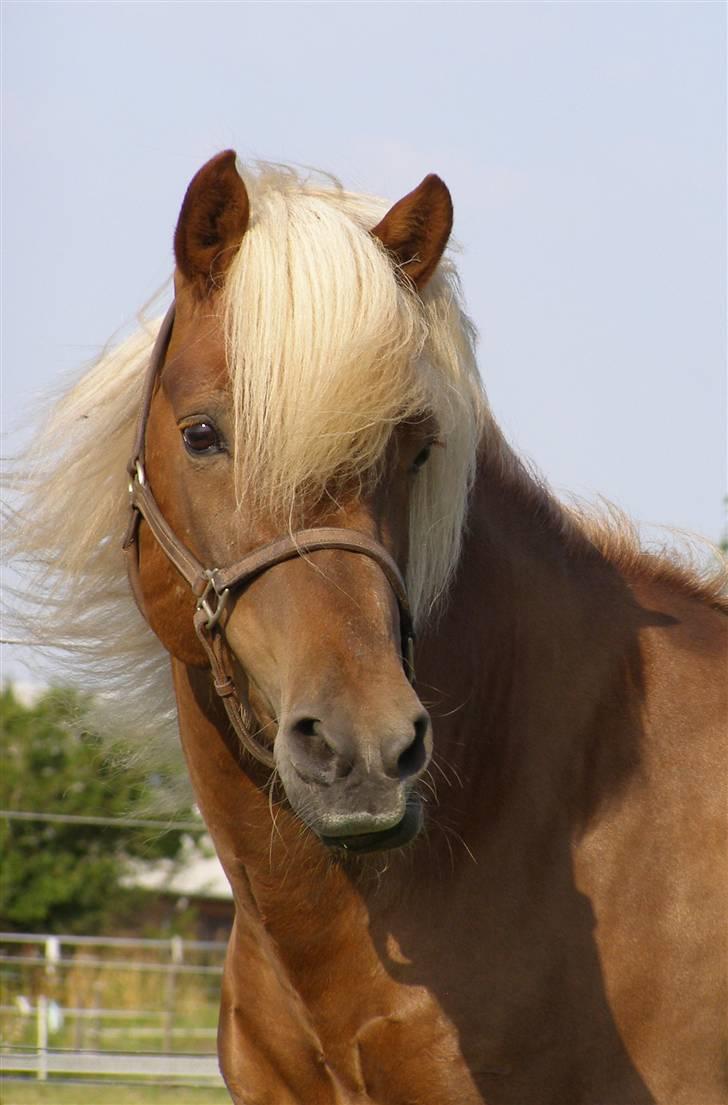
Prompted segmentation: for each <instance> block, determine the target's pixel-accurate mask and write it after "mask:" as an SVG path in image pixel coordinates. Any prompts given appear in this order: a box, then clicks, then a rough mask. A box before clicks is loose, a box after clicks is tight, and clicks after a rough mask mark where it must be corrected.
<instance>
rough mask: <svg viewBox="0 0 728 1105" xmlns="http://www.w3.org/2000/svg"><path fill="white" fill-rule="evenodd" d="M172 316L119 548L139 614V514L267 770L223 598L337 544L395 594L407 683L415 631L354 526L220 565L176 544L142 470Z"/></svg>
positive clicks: (401, 585) (374, 549) (151, 387)
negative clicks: (180, 584) (226, 628)
mask: <svg viewBox="0 0 728 1105" xmlns="http://www.w3.org/2000/svg"><path fill="white" fill-rule="evenodd" d="M174 316H175V305H174V303H172V306H171V307H170V308H169V310H168V311H167V314H166V315H165V317H164V320H163V321H162V325H161V326H160V328H159V333H158V334H157V338H156V341H155V343H154V347H153V349H152V353H151V357H150V360H149V368H148V369H147V376H146V381H145V384H144V393H143V397H142V405H141V408H140V410H139V419H138V422H137V428H136V435H135V438H134V449H133V452H132V455H131V459H130V460H129V464H128V465H127V471H128V473H129V500H130V517H129V524H128V526H127V530H126V534H125V536H124V542H123V548H124V551H125V553H126V562H127V571H128V575H129V583H130V585H131V589H132V593H133V595H134V598H135V600H136V603H137V606H138V607H139V609H140V611H141V613H142V615H143V616H144V617H145V618H146V612H145V610H144V602H143V596H142V591H141V585H140V580H139V523H140V521H141V519H142V518H143V519H144V521H145V522H146V523H147V525H148V526H149V529H150V530H151V532H152V534H153V535H154V537H155V539H156V541H157V544H158V545H159V546H160V548H161V549H162V552H163V553H164V554H165V556H166V557H167V559H168V560H170V561H171V563H172V564H173V565H174V566H175V568H176V569H177V571H178V572H179V573H180V575H181V576H182V577H183V578H184V579H185V580H186V581H187V583H188V584H189V586H190V588H191V590H192V593H193V594H194V596H195V598H196V600H197V605H196V610H195V615H194V618H193V624H194V627H195V632H196V633H197V636H198V637H199V639H200V642H201V644H202V647H203V649H204V651H205V655H206V656H207V659H208V661H209V663H210V669H211V671H212V678H213V684H214V687H215V690H216V691H217V693H218V695H219V696H220V697H221V698H222V701H223V703H224V705H225V709H226V711H227V715H228V718H229V720H230V724H231V725H232V727H233V729H234V730H235V732H236V734H237V736H238V738H239V739H240V743H241V744H242V745H243V747H244V748H245V749H246V750H247V751H248V752H250V754H251V755H252V756H254V757H255V759H256V760H258V761H259V762H260V763H262V764H264V765H265V766H266V767H273V764H274V760H273V754H272V752H271V751H270V749H268V748H266V747H265V746H264V745H262V744H260V743H259V742H258V741H257V740H256V739H255V737H254V736H253V734H252V731H251V730H252V726H253V724H254V719H253V716H252V711H251V709H250V706H249V705H248V703H247V702H244V701H243V700H242V699H241V697H240V692H239V689H238V687H237V686H236V684H235V681H234V679H233V677H232V665H231V663H230V660H229V657H227V656H226V645H225V637H224V633H223V628H222V626H221V624H220V618H221V616H222V614H223V611H224V610H225V609H226V607H227V604H228V602H229V601H230V597H231V594H232V593H233V592H235V591H237V590H239V589H240V588H242V587H244V586H245V585H246V584H247V583H249V582H250V581H251V580H252V579H255V578H256V576H259V575H262V573H263V572H267V571H268V569H269V568H273V567H275V565H276V564H282V563H283V562H284V561H286V560H293V559H295V558H296V557H299V556H305V555H307V554H308V553H312V552H317V551H318V550H320V549H340V550H342V551H343V552H351V553H357V554H359V555H361V556H368V557H369V558H370V560H374V561H375V563H377V564H378V565H379V567H380V568H381V569H382V571H383V572H384V575H385V576H386V578H387V581H388V582H389V585H390V587H391V588H392V591H393V592H394V596H395V598H396V599H397V605H398V607H399V619H400V635H401V641H402V663H403V665H404V669H405V672H406V674H407V677H408V678H409V679H410V681H413V680H414V657H413V649H414V631H413V628H412V617H411V614H410V609H409V603H408V601H407V589H406V586H405V582H404V579H403V578H402V573H401V572H400V570H399V567H398V566H397V564H396V562H395V560H394V559H393V557H392V556H390V554H389V553H388V552H387V550H386V549H385V548H384V546H383V545H380V544H379V542H377V541H375V540H374V539H373V538H371V537H367V535H366V534H363V533H359V532H357V530H352V529H343V528H341V529H340V528H337V527H334V526H322V527H319V528H314V529H303V530H298V531H297V532H296V533H293V534H290V535H289V536H286V537H280V538H278V539H277V540H276V541H272V542H270V543H269V544H267V545H261V546H259V547H258V548H257V549H253V551H252V552H250V553H248V554H247V556H244V557H243V558H242V559H241V560H238V561H237V562H236V563H235V564H232V565H230V566H229V567H226V568H205V567H204V565H203V564H201V563H200V561H199V560H198V559H197V557H196V556H195V555H194V554H193V553H191V552H190V550H189V549H188V548H186V546H185V545H183V544H182V542H181V541H180V540H179V538H178V537H177V535H176V534H175V533H174V531H173V530H172V529H171V527H170V526H169V523H168V522H167V520H166V519H165V517H164V515H163V514H162V512H161V510H160V509H159V506H158V505H157V502H156V500H155V498H154V495H153V494H152V490H151V488H150V486H149V483H148V481H147V475H146V470H145V467H144V455H145V453H144V450H145V441H146V430H147V421H148V419H149V411H150V409H151V406H152V398H153V396H154V391H155V386H156V382H157V378H158V376H159V372H160V370H161V367H162V365H163V363H164V358H165V355H166V353H167V348H168V346H169V341H170V337H171V334H172V327H173V325H174Z"/></svg>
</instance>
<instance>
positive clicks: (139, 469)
mask: <svg viewBox="0 0 728 1105" xmlns="http://www.w3.org/2000/svg"><path fill="white" fill-rule="evenodd" d="M130 469H131V471H130V473H129V475H130V476H131V479H130V480H129V494H130V495H133V494H134V480H136V482H137V483H138V484H139V486H140V487H144V485H145V484H146V482H147V474H146V472H145V471H144V465H143V464H142V462H141V461H140V460H135V461H134V464H133V466H132V465H130Z"/></svg>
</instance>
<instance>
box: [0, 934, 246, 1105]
mask: <svg viewBox="0 0 728 1105" xmlns="http://www.w3.org/2000/svg"><path fill="white" fill-rule="evenodd" d="M69 951H72V952H73V954H70V955H69V954H66V953H67V952H69ZM150 953H151V957H150ZM224 953H225V944H224V943H219V942H217V941H200V940H183V939H182V938H181V937H178V936H175V937H172V938H171V939H170V940H141V939H134V938H124V937H117V938H114V937H97V936H66V935H64V936H55V935H36V934H30V933H0V977H2V982H3V985H2V994H3V998H2V1004H1V1005H0V1019H1V1020H2V1021H3V1022H4V1024H5V1026H6V1031H5V1032H3V1037H2V1043H1V1044H0V1070H2V1073H3V1074H4V1075H6V1076H25V1077H28V1076H34V1077H35V1078H38V1079H40V1080H45V1079H48V1078H49V1077H58V1076H61V1077H63V1076H67V1077H70V1076H74V1077H84V1076H93V1075H96V1076H104V1077H106V1076H120V1077H123V1078H125V1079H133V1080H143V1081H145V1082H146V1081H148V1080H155V1081H156V1082H158V1083H159V1084H170V1085H171V1084H175V1085H182V1084H184V1085H208V1086H217V1085H219V1086H221V1085H222V1079H221V1078H220V1074H219V1071H218V1065H217V1056H216V1054H215V1036H216V1029H215V1027H214V1024H191V1023H189V1021H190V1017H189V1015H188V1016H187V1018H186V1020H187V1023H186V1024H183V1025H180V1023H179V1015H178V1009H177V1004H178V1000H177V999H178V987H179V986H180V985H182V984H183V983H184V980H185V979H191V978H192V977H193V976H198V977H199V978H200V979H203V980H209V982H213V981H216V980H217V979H218V978H219V977H220V975H221V973H222V961H223V957H224ZM119 954H121V955H122V956H123V958H119ZM200 959H202V960H204V961H203V962H199V961H198V962H196V961H195V960H200ZM70 971H73V972H75V973H76V975H77V973H78V972H79V971H80V972H83V971H89V972H92V973H93V977H94V979H96V980H97V982H96V983H95V985H94V994H95V995H96V996H95V998H94V1000H93V1002H92V1005H91V1007H88V1006H83V1007H79V1006H74V1005H72V1004H69V1003H68V1001H67V1000H64V998H65V999H67V997H68V988H67V987H66V985H65V984H64V972H70ZM104 972H114V973H115V974H117V975H119V973H121V974H120V977H130V976H131V975H136V976H137V977H142V976H143V977H145V978H146V980H147V983H149V982H150V981H153V978H154V977H156V976H158V977H159V984H160V985H159V987H158V988H157V987H154V989H155V992H156V996H157V997H158V999H159V1000H158V1007H157V1008H149V1007H145V1008H110V1007H106V1006H105V1005H104V1004H103V1000H102V999H101V1000H99V997H98V995H99V994H101V993H102V992H103V985H99V982H98V980H99V979H103V973H104ZM125 973H128V974H127V975H125ZM31 977H32V986H31V987H28V986H24V983H25V982H27V980H28V979H29V978H31ZM147 988H148V987H147ZM23 989H29V990H30V991H31V992H30V995H28V994H26V993H24V992H22V991H23ZM214 989H215V991H216V990H217V987H216V986H215V987H214ZM122 1004H123V1003H122ZM216 1004H217V995H216V992H215V995H214V998H211V1000H210V1002H209V1003H208V1004H207V1005H206V1006H205V1011H206V1012H207V1014H208V1020H209V1015H210V1014H211V1011H212V1010H213V1008H214V1007H215V1006H216ZM70 1026H73V1029H72V1031H70V1032H69V1030H70ZM69 1034H70V1036H71V1039H70V1041H69V1040H68V1037H69ZM19 1035H20V1036H22V1040H23V1042H22V1043H19V1042H18V1037H19ZM59 1035H62V1036H64V1045H65V1046H61V1047H59V1046H54V1040H53V1037H54V1036H56V1037H57V1036H59ZM89 1036H90V1038H89ZM119 1038H121V1039H122V1040H123V1043H124V1044H126V1046H125V1047H124V1046H122V1047H119ZM31 1039H32V1042H31ZM115 1039H116V1040H117V1046H116V1047H114V1046H113V1041H114V1040H115ZM130 1041H132V1046H133V1048H134V1050H131V1049H130V1048H129V1042H130ZM137 1041H138V1042H139V1050H136V1043H137ZM150 1041H157V1043H160V1042H161V1047H159V1048H158V1049H156V1050H151V1049H149V1050H147V1048H145V1047H144V1044H145V1042H146V1043H149V1042H150ZM182 1041H185V1042H186V1044H187V1048H185V1049H182V1048H178V1047H176V1046H175V1045H176V1044H178V1043H181V1042H182ZM100 1042H103V1043H104V1044H105V1045H106V1046H103V1047H102V1046H100ZM191 1042H193V1044H194V1050H193V1051H190V1050H189V1048H190V1044H191ZM86 1044H93V1045H94V1046H85V1045H86ZM200 1044H202V1047H200Z"/></svg>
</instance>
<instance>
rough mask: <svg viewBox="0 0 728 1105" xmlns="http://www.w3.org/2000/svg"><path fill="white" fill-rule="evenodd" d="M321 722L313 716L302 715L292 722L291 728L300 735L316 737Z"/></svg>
mask: <svg viewBox="0 0 728 1105" xmlns="http://www.w3.org/2000/svg"><path fill="white" fill-rule="evenodd" d="M320 725H321V722H320V721H319V720H318V718H315V717H302V718H299V720H298V721H296V722H294V724H293V725H292V726H291V729H292V731H293V732H294V733H298V735H299V736H301V737H316V736H318V730H319V726H320Z"/></svg>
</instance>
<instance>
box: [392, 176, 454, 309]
mask: <svg viewBox="0 0 728 1105" xmlns="http://www.w3.org/2000/svg"><path fill="white" fill-rule="evenodd" d="M451 230H452V199H451V198H450V193H449V191H448V189H447V185H446V184H445V183H444V181H442V180H440V178H439V176H435V174H434V173H430V175H429V176H426V177H425V179H424V180H423V181H422V183H421V184H418V186H417V187H416V188H415V189H414V191H413V192H409V193H408V194H407V195H406V196H404V197H403V198H402V199H401V200H399V202H398V203H395V205H394V207H393V208H392V209H391V210H390V211H388V212H387V214H386V215H385V216H384V218H383V219H382V221H381V222H380V223H377V225H376V226H375V227H374V229H373V230H372V234H373V235H374V237H375V238H378V239H379V241H380V242H381V243H382V245H383V246H384V247H385V249H386V250H388V252H389V253H390V254H391V255H392V257H393V259H394V262H395V265H396V266H397V269H398V271H399V272H400V273H401V274H402V275H403V276H405V277H406V278H407V280H409V281H410V282H411V284H413V285H414V287H415V288H416V289H417V290H418V291H422V289H423V288H424V286H425V284H426V283H427V281H428V280H429V279H430V277H431V276H432V274H433V273H434V271H435V269H436V268H437V266H438V264H439V262H440V258H441V257H442V255H443V252H444V250H445V246H446V245H447V240H448V238H449V237H450V231H451Z"/></svg>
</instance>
